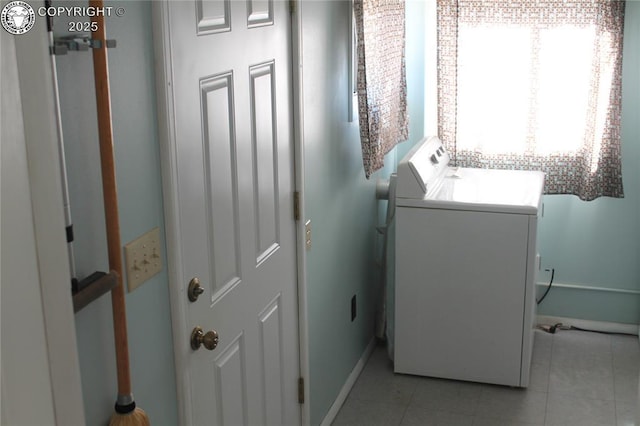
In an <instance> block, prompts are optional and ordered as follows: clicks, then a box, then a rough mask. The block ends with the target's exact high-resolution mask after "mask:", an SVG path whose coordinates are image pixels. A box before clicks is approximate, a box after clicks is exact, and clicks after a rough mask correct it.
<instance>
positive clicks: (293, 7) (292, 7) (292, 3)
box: [289, 0, 296, 15]
mask: <svg viewBox="0 0 640 426" xmlns="http://www.w3.org/2000/svg"><path fill="white" fill-rule="evenodd" d="M289 12H290V13H291V14H292V15H293V14H294V13H296V0H289Z"/></svg>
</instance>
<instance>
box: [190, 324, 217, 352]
mask: <svg viewBox="0 0 640 426" xmlns="http://www.w3.org/2000/svg"><path fill="white" fill-rule="evenodd" d="M200 345H202V346H204V347H205V348H206V349H208V350H210V351H212V350H214V349H215V348H216V346H218V332H217V331H215V330H211V331H207V332H206V333H205V332H204V331H203V330H202V327H200V326H197V327H195V328H194V329H193V331H192V332H191V349H193V350H194V351H197V350H198V349H200Z"/></svg>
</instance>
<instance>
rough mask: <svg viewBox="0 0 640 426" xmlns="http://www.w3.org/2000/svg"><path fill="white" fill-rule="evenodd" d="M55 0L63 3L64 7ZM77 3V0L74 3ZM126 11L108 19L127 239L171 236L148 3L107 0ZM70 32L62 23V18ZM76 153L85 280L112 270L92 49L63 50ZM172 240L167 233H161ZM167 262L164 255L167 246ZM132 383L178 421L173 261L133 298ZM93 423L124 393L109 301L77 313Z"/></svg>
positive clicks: (74, 191)
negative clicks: (120, 386) (156, 229)
mask: <svg viewBox="0 0 640 426" xmlns="http://www.w3.org/2000/svg"><path fill="white" fill-rule="evenodd" d="M56 5H57V4H56ZM75 5H77V3H76V4H75ZM107 5H112V6H114V7H117V6H122V7H124V8H125V10H126V13H125V15H124V16H123V17H119V18H116V17H114V18H108V19H107V23H106V25H107V34H108V37H109V38H115V39H117V43H118V44H117V48H115V49H110V50H109V52H108V54H109V68H110V69H109V71H110V80H111V96H112V119H113V134H114V145H115V155H116V168H117V179H118V182H117V183H118V203H119V211H120V227H121V229H120V235H121V242H122V244H123V245H124V244H126V243H128V242H129V241H131V240H133V239H135V238H137V237H138V236H139V235H141V234H143V233H145V232H147V231H149V230H150V229H152V228H154V227H156V226H158V227H160V232H161V235H162V236H163V235H164V218H163V207H162V192H161V191H162V187H161V179H160V162H159V148H158V136H157V119H156V109H155V101H156V99H155V87H154V78H155V77H154V72H153V43H152V34H151V3H150V2H140V1H136V2H118V3H116V2H108V3H107ZM55 28H56V33H60V34H64V33H65V32H66V25H65V23H64V22H56V23H55ZM56 59H57V62H58V67H57V68H58V73H59V83H60V89H61V111H62V117H63V128H64V132H65V139H66V140H65V142H66V146H67V149H66V151H67V152H66V154H67V158H68V169H69V172H68V174H69V181H70V185H69V186H70V193H71V207H72V216H73V220H74V228H75V233H76V241H75V242H74V248H75V253H76V260H77V271H78V276H80V277H81V278H82V277H85V276H87V275H88V274H90V273H92V272H94V271H95V270H101V271H105V270H107V266H108V262H107V255H106V239H105V235H104V214H103V210H102V209H103V207H102V206H103V205H102V187H101V181H100V167H99V164H100V162H99V154H98V141H97V136H96V135H97V125H96V113H95V97H94V95H93V93H94V88H93V68H92V60H91V52H90V51H89V52H70V53H69V54H68V55H64V56H57V57H56ZM163 239H164V237H163ZM163 258H164V259H166V255H165V252H164V251H163ZM126 303H127V322H128V332H129V352H130V361H131V372H132V384H133V392H134V396H135V399H136V402H137V404H138V406H139V407H141V408H142V409H144V410H145V411H146V412H147V414H148V415H149V417H150V420H151V424H153V425H167V426H169V425H176V424H178V414H177V401H176V381H175V374H174V361H173V341H172V334H171V320H170V307H169V290H168V279H167V273H166V267H165V268H164V269H163V271H162V272H161V273H160V274H159V275H157V276H155V277H153V278H152V279H151V280H150V281H148V282H146V283H144V284H143V285H142V286H141V287H139V288H138V289H136V291H135V292H133V293H130V294H127V296H126ZM76 330H77V337H78V352H79V357H80V368H81V374H82V385H83V396H84V407H85V414H86V419H87V424H91V425H101V424H102V425H104V424H107V422H108V420H109V417H110V416H111V414H112V413H113V405H114V403H115V398H116V396H117V388H116V369H115V362H114V349H113V331H112V316H111V298H110V297H109V295H105V296H102V297H101V298H100V299H99V300H98V301H96V302H94V303H93V304H91V305H89V306H87V307H86V308H84V310H82V311H80V312H79V313H78V314H76Z"/></svg>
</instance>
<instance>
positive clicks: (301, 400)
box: [298, 377, 304, 404]
mask: <svg viewBox="0 0 640 426" xmlns="http://www.w3.org/2000/svg"><path fill="white" fill-rule="evenodd" d="M298 404H304V378H303V377H300V378H299V379H298Z"/></svg>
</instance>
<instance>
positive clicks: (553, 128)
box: [438, 0, 625, 200]
mask: <svg viewBox="0 0 640 426" xmlns="http://www.w3.org/2000/svg"><path fill="white" fill-rule="evenodd" d="M624 9H625V3H624V1H613V0H438V121H439V123H438V126H439V135H440V138H441V139H442V140H443V143H444V144H445V146H446V147H447V149H448V150H449V151H450V154H451V156H452V161H453V163H454V164H456V165H459V166H464V167H487V168H501V169H523V170H542V171H544V172H545V174H546V182H545V193H547V194H575V195H577V196H579V197H580V198H581V199H583V200H593V199H595V198H597V197H600V196H610V197H620V198H621V197H623V188H622V167H621V146H620V115H621V90H622V89H621V86H622V83H621V75H622V34H623V24H624Z"/></svg>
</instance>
